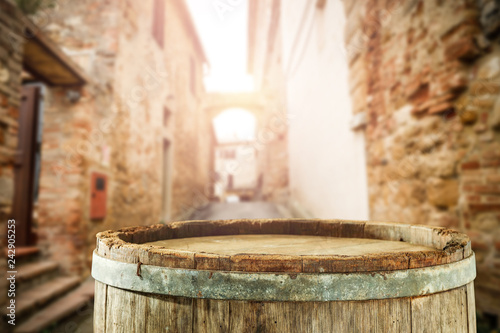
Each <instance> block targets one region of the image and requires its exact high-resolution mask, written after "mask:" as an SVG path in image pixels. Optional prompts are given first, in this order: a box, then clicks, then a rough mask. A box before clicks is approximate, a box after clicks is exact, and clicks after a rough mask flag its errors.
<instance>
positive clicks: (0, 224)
mask: <svg viewBox="0 0 500 333" xmlns="http://www.w3.org/2000/svg"><path fill="white" fill-rule="evenodd" d="M22 43H23V38H22V24H21V22H20V20H19V13H18V12H17V11H16V10H15V9H14V8H13V7H12V6H11V5H10V4H8V3H6V2H4V1H0V235H1V241H0V242H1V246H0V248H1V249H2V251H1V254H0V271H1V272H2V277H4V274H3V272H6V271H7V260H6V258H5V253H4V246H5V245H6V237H5V233H6V226H7V220H8V219H9V217H10V216H11V215H10V214H11V208H12V200H13V197H14V156H15V152H16V149H17V131H18V116H19V105H20V99H21V90H20V83H21V72H22ZM6 301H7V281H6V279H5V278H2V281H0V305H3V304H4V303H5V302H6ZM2 323H5V321H2ZM1 327H2V324H0V329H1Z"/></svg>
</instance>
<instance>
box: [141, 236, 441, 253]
mask: <svg viewBox="0 0 500 333" xmlns="http://www.w3.org/2000/svg"><path fill="white" fill-rule="evenodd" d="M144 245H152V246H156V247H161V248H166V249H172V250H180V251H192V252H195V253H209V254H219V255H238V254H264V255H272V254H274V255H345V256H361V255H375V254H382V253H394V254H396V253H406V252H419V251H423V252H435V251H437V250H436V249H434V248H432V247H429V246H422V245H415V244H410V243H407V242H400V241H398V242H396V241H387V240H380V239H366V238H341V237H327V236H304V235H229V236H208V237H189V238H177V239H167V240H160V241H156V242H148V243H145V244H144Z"/></svg>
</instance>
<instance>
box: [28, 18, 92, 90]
mask: <svg viewBox="0 0 500 333" xmlns="http://www.w3.org/2000/svg"><path fill="white" fill-rule="evenodd" d="M24 21H25V22H24V23H25V25H24V27H25V28H24V29H25V31H24V33H25V36H26V37H27V38H26V39H25V43H24V55H23V66H24V68H25V69H26V70H27V71H28V72H30V74H32V75H33V76H34V77H36V78H37V79H39V80H41V81H43V82H45V83H46V84H48V85H51V86H82V85H84V84H86V83H88V82H90V79H89V78H88V77H87V75H86V74H85V73H84V72H83V70H82V69H81V68H80V67H79V66H78V65H77V64H76V63H75V62H74V61H73V60H72V59H71V58H70V57H69V56H68V55H66V54H65V53H64V51H62V50H61V48H59V46H57V45H56V44H55V43H54V42H53V41H52V40H51V39H50V38H48V37H47V36H45V34H44V33H43V32H42V31H41V30H40V29H39V28H38V27H37V26H36V25H35V24H33V23H32V22H31V21H30V20H29V19H27V18H25V19H24Z"/></svg>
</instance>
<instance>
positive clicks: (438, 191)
mask: <svg viewBox="0 0 500 333" xmlns="http://www.w3.org/2000/svg"><path fill="white" fill-rule="evenodd" d="M426 185H427V200H428V201H429V203H431V204H432V205H434V206H441V207H450V206H454V205H456V204H457V203H458V197H459V187H458V181H457V180H456V179H441V178H431V179H429V180H428V181H427V184H426Z"/></svg>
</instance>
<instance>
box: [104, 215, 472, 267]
mask: <svg viewBox="0 0 500 333" xmlns="http://www.w3.org/2000/svg"><path fill="white" fill-rule="evenodd" d="M96 252H97V254H98V255H100V256H101V257H104V258H108V259H113V260H116V261H121V262H126V263H141V264H143V265H155V266H162V267H171V268H184V269H197V270H213V271H241V272H283V273H349V272H371V271H392V270H402V269H410V268H421V267H429V266H436V265H441V264H447V263H452V262H456V261H460V260H462V259H464V258H467V257H469V256H470V255H471V249H470V241H469V238H468V237H467V236H466V235H464V234H462V233H459V232H456V231H452V230H449V229H444V228H440V227H429V226H421V225H409V224H401V223H388V222H364V221H345V220H315V219H311V220H304V219H265V220H224V221H185V222H172V223H169V224H166V225H154V226H151V227H133V228H125V229H120V230H118V231H106V232H101V233H99V234H98V235H97V249H96Z"/></svg>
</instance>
